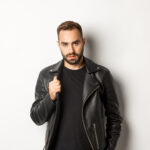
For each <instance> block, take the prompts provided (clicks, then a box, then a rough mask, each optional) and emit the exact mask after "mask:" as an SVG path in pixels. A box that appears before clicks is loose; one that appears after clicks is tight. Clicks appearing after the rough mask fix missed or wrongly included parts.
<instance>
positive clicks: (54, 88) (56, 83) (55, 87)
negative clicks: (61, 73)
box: [49, 76, 61, 100]
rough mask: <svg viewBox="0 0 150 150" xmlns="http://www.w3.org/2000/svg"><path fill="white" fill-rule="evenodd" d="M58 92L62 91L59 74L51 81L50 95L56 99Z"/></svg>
mask: <svg viewBox="0 0 150 150" xmlns="http://www.w3.org/2000/svg"><path fill="white" fill-rule="evenodd" d="M57 92H61V84H60V80H58V79H57V76H54V78H53V80H52V81H51V82H49V95H50V98H51V99H52V100H56V93H57Z"/></svg>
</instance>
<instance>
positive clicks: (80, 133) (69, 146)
mask: <svg viewBox="0 0 150 150" xmlns="http://www.w3.org/2000/svg"><path fill="white" fill-rule="evenodd" d="M85 72H86V68H85V66H84V67H82V68H80V69H78V70H71V69H69V68H66V67H65V66H64V67H63V69H62V74H61V87H62V92H61V97H60V100H61V101H62V102H61V104H62V105H61V106H62V107H61V117H60V123H59V128H58V130H57V134H56V137H55V144H54V147H55V148H54V150H91V149H90V144H89V142H88V139H87V137H86V133H85V131H84V127H83V124H82V102H83V99H82V91H83V82H84V77H85Z"/></svg>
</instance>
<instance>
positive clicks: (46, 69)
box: [40, 60, 61, 75]
mask: <svg viewBox="0 0 150 150" xmlns="http://www.w3.org/2000/svg"><path fill="white" fill-rule="evenodd" d="M60 61H61V60H60ZM60 61H58V62H56V63H53V64H51V65H48V66H46V67H44V68H42V69H41V70H40V75H46V74H47V73H49V71H50V70H51V69H53V68H55V66H57V64H58V63H60Z"/></svg>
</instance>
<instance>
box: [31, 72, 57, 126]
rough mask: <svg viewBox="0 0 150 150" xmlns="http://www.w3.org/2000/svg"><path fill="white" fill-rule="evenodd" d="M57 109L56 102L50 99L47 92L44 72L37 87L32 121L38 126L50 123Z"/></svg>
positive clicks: (40, 75)
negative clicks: (49, 120) (50, 118)
mask: <svg viewBox="0 0 150 150" xmlns="http://www.w3.org/2000/svg"><path fill="white" fill-rule="evenodd" d="M54 108H55V101H52V100H51V99H50V95H49V93H48V92H47V91H46V90H45V87H44V83H43V77H42V72H40V73H39V76H38V79H37V82H36V87H35V101H34V103H33V104H32V107H31V110H30V116H31V119H32V120H33V121H34V123H35V124H37V125H42V124H44V123H45V122H46V121H48V119H49V117H50V116H51V114H52V112H53V110H54Z"/></svg>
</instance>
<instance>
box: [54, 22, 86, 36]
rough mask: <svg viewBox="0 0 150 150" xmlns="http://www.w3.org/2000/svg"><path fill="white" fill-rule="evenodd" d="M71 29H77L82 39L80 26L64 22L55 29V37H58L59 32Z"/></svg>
mask: <svg viewBox="0 0 150 150" xmlns="http://www.w3.org/2000/svg"><path fill="white" fill-rule="evenodd" d="M72 29H78V30H79V32H80V34H81V36H82V37H83V32H82V27H81V25H80V24H79V23H77V22H74V21H65V22H63V23H61V24H60V25H59V26H58V27H57V35H58V37H59V33H60V31H61V30H72Z"/></svg>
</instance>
